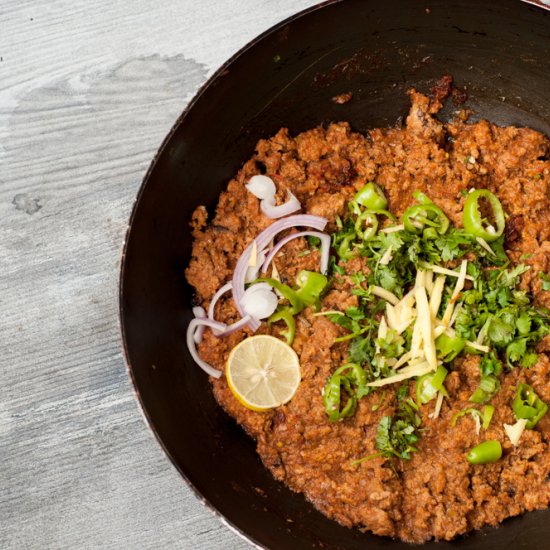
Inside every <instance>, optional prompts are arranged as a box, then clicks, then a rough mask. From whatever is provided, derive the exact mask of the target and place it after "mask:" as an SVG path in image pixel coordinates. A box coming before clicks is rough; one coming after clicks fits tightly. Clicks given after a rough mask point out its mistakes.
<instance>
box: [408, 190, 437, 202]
mask: <svg viewBox="0 0 550 550" xmlns="http://www.w3.org/2000/svg"><path fill="white" fill-rule="evenodd" d="M413 197H414V198H415V199H416V200H417V201H418V202H419V203H420V204H433V201H432V199H430V197H428V195H426V194H425V193H422V191H415V192H414V193H413Z"/></svg>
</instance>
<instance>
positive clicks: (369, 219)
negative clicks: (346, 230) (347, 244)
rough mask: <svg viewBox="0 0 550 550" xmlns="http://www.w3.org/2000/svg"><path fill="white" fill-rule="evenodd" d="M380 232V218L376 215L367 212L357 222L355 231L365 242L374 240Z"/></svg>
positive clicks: (358, 217)
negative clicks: (377, 232)
mask: <svg viewBox="0 0 550 550" xmlns="http://www.w3.org/2000/svg"><path fill="white" fill-rule="evenodd" d="M377 230H378V218H377V217H376V214H374V213H373V212H370V211H369V210H366V211H365V212H363V213H362V214H360V215H359V216H357V219H356V220H355V231H356V232H357V235H359V237H361V238H362V239H363V240H364V241H368V240H369V239H372V238H373V237H374V236H375V235H376V231H377Z"/></svg>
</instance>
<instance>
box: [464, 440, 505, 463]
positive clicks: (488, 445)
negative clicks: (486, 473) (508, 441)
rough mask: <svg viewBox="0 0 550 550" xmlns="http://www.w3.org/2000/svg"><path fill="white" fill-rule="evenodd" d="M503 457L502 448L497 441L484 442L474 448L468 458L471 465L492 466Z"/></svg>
mask: <svg viewBox="0 0 550 550" xmlns="http://www.w3.org/2000/svg"><path fill="white" fill-rule="evenodd" d="M501 457H502V446H501V445H500V441H497V440H496V439H493V440H489V441H484V442H483V443H480V444H479V445H477V446H476V447H474V448H473V449H472V450H471V451H470V452H469V453H468V455H467V456H466V460H467V461H468V462H469V463H470V464H492V463H493V462H496V461H497V460H500V458H501Z"/></svg>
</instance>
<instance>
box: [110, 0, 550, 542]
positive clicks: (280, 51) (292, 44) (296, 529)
mask: <svg viewBox="0 0 550 550" xmlns="http://www.w3.org/2000/svg"><path fill="white" fill-rule="evenodd" d="M446 73H450V74H452V75H453V76H454V77H455V81H456V82H457V83H458V84H459V85H461V86H466V87H467V89H468V93H469V96H470V99H469V102H468V105H469V106H470V107H472V108H473V109H474V110H475V112H476V115H475V117H474V118H476V117H477V118H488V119H490V120H492V121H493V122H496V123H498V124H515V125H520V126H531V127H532V128H535V129H537V130H540V131H542V132H545V133H547V134H550V101H548V89H549V84H550V78H549V74H550V13H548V12H546V11H544V10H542V9H540V8H537V7H535V6H532V5H528V4H525V3H521V2H519V0H498V1H490V0H484V1H480V0H447V1H441V0H422V1H420V0H402V1H399V0H382V1H380V0H372V1H367V0H344V1H341V2H328V3H326V4H323V5H321V6H319V7H317V8H313V9H311V10H308V11H306V12H304V13H301V14H299V15H297V16H295V17H293V18H291V19H289V20H287V21H285V22H283V23H281V24H280V25H278V26H277V27H275V28H273V29H272V30H270V31H268V32H267V33H265V34H263V35H262V36H260V37H259V38H258V39H257V40H255V41H254V42H253V43H251V44H250V45H249V46H247V47H246V48H244V49H243V50H242V51H241V52H239V53H238V54H237V55H236V56H235V57H234V58H233V59H231V60H230V61H229V62H228V63H226V64H225V65H224V66H223V67H222V68H221V69H220V70H219V71H218V72H217V73H216V74H215V75H214V76H213V77H212V78H211V79H210V81H209V82H208V83H207V84H206V86H204V87H203V88H202V90H201V91H200V92H199V94H198V95H197V96H196V97H195V99H194V100H193V101H192V102H191V104H190V105H189V107H188V108H187V109H186V110H185V112H184V113H183V114H182V116H181V117H180V118H179V120H178V121H177V122H176V124H175V126H174V128H173V129H172V131H171V132H170V134H169V135H168V137H167V138H166V140H165V142H164V143H163V145H162V147H161V148H160V150H159V152H158V154H157V156H156V157H155V159H154V161H153V163H152V165H151V168H150V169H149V171H148V173H147V175H146V177H145V181H144V183H143V186H142V188H141V190H140V192H139V195H138V199H137V202H136V205H135V208H134V211H133V214H132V218H131V222H130V229H129V232H128V236H127V242H126V247H125V251H124V257H123V266H122V276H121V287H120V292H121V297H120V307H121V323H122V331H123V338H124V346H125V352H126V358H127V362H128V365H129V372H130V375H131V377H132V380H133V382H134V384H135V387H136V390H137V394H138V397H139V400H140V401H141V404H142V407H143V410H144V412H145V415H146V417H147V419H148V421H149V424H150V426H151V428H152V429H153V431H154V433H155V435H156V437H157V438H158V440H159V442H160V443H161V445H162V446H163V448H164V450H165V451H166V453H167V454H168V455H169V456H170V458H171V459H172V461H173V463H174V465H175V466H176V468H177V469H178V470H179V471H180V473H181V475H182V476H183V477H184V478H185V479H186V481H187V482H188V483H189V484H190V486H191V487H192V488H193V489H194V490H195V491H196V493H197V494H198V495H199V496H200V497H201V498H202V499H203V500H204V502H205V503H207V504H208V505H209V506H210V507H212V508H213V509H214V510H216V511H217V513H219V514H220V515H221V516H223V517H225V518H226V519H227V521H228V522H230V523H231V524H232V525H233V526H234V527H236V529H237V530H238V531H239V532H241V533H242V534H243V536H245V537H246V538H247V539H248V540H250V541H253V542H255V543H257V544H258V545H261V546H264V547H268V548H272V549H276V548H277V549H285V550H288V549H294V548H295V549H307V548H334V549H336V548H342V549H344V548H345V549H352V548H353V549H355V548H357V549H358V548H370V549H372V550H376V549H381V548H384V549H385V548H388V549H399V548H408V545H405V544H403V543H400V542H395V541H391V540H388V539H383V538H379V537H376V536H373V535H370V534H364V533H361V532H360V531H358V530H350V529H346V528H344V527H341V526H339V525H337V524H336V523H334V522H332V521H330V520H328V519H326V518H325V517H324V516H322V515H321V514H320V513H318V512H317V511H315V510H314V508H313V507H312V506H311V505H310V504H309V503H308V502H306V501H305V499H304V498H303V497H302V496H301V495H297V494H294V493H292V492H291V491H289V490H288V489H286V488H285V487H284V486H283V485H282V484H280V483H278V482H276V481H275V480H274V479H273V478H272V477H271V474H270V473H269V472H268V471H267V470H266V469H265V468H264V467H263V466H262V464H261V462H260V460H259V458H258V457H257V455H256V454H255V451H254V442H253V441H252V440H251V439H250V438H248V437H247V436H246V435H245V434H244V432H243V431H242V430H241V429H240V428H239V427H238V426H237V425H236V424H235V422H234V421H233V420H232V419H231V418H229V417H228V416H227V415H226V414H225V413H224V412H223V411H222V410H221V409H220V408H219V407H218V406H217V405H216V403H215V401H214V398H213V397H212V394H211V392H210V388H209V383H208V380H207V377H206V375H205V374H204V373H203V372H202V371H201V370H199V368H197V367H196V366H195V365H194V363H193V361H192V359H191V357H190V356H189V354H188V352H187V350H186V347H185V342H184V339H185V338H184V334H185V329H186V324H187V323H188V321H189V319H190V318H191V313H190V305H191V297H192V291H191V289H190V288H189V287H188V286H186V283H185V281H184V277H183V270H184V267H185V266H186V264H187V263H188V261H189V254H190V247H191V237H190V231H189V225H188V222H189V219H190V214H191V212H192V211H193V209H194V208H195V207H196V206H197V205H199V204H206V205H207V206H209V207H212V206H213V205H214V204H215V202H216V198H217V196H218V194H219V193H220V191H221V190H222V188H223V187H224V186H225V185H226V183H227V181H228V180H229V179H230V178H231V176H232V175H233V174H234V173H235V172H236V171H237V169H238V168H239V166H240V165H241V163H242V162H243V161H244V160H246V159H247V158H249V157H250V156H251V154H252V151H253V149H254V145H255V143H256V141H257V140H258V139H259V138H261V137H266V136H270V135H271V134H273V133H275V132H276V131H277V130H278V129H279V128H280V127H281V126H287V127H289V128H290V130H291V132H293V133H296V132H300V131H302V130H306V129H308V128H311V127H314V126H316V125H319V124H326V123H328V122H330V121H334V120H347V121H349V122H350V123H351V124H352V126H353V128H354V129H355V130H359V131H365V130H367V129H368V128H372V127H380V126H388V125H393V124H395V123H396V122H397V121H398V120H399V119H400V117H402V116H403V115H405V114H406V112H407V109H408V98H407V96H406V94H405V91H406V90H407V89H408V88H409V87H411V86H415V87H417V88H418V89H420V90H421V91H427V90H428V89H429V87H430V86H431V85H433V83H434V81H435V80H436V79H437V78H439V77H441V76H442V75H443V74H446ZM348 91H351V92H353V94H354V95H353V100H352V101H350V102H349V103H346V104H345V105H336V104H335V103H333V102H332V101H331V98H332V97H333V96H335V95H337V94H341V93H343V92H348ZM444 116H445V115H444ZM548 540H550V511H544V512H534V513H530V514H527V515H526V516H524V517H521V518H515V519H512V520H509V521H507V522H505V524H504V525H502V526H501V527H500V528H498V529H492V528H488V529H485V530H483V531H482V532H477V533H474V534H472V535H470V536H468V537H464V538H462V539H459V540H458V541H456V542H454V543H452V544H451V545H452V546H453V547H458V548H468V549H480V548H499V550H504V549H506V548H514V549H518V548H543V547H545V548H548V547H549V545H550V543H548V542H547V541H548ZM447 546H449V545H448V544H445V543H440V544H436V543H430V544H428V545H427V547H429V548H434V549H435V548H444V547H447Z"/></svg>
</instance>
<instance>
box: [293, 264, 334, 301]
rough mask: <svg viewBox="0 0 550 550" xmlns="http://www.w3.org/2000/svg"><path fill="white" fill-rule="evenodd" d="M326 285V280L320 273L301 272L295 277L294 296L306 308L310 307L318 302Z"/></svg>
mask: <svg viewBox="0 0 550 550" xmlns="http://www.w3.org/2000/svg"><path fill="white" fill-rule="evenodd" d="M327 283H328V279H327V278H326V277H325V276H324V275H323V274H322V273H317V272H316V271H306V270H302V271H300V272H299V273H298V275H297V276H296V284H297V285H298V290H297V291H296V295H297V296H298V298H299V299H300V300H302V302H303V303H304V304H305V305H306V306H311V305H313V304H314V303H316V302H317V301H318V300H319V297H320V296H321V293H322V292H323V290H325V288H326V286H327Z"/></svg>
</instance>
